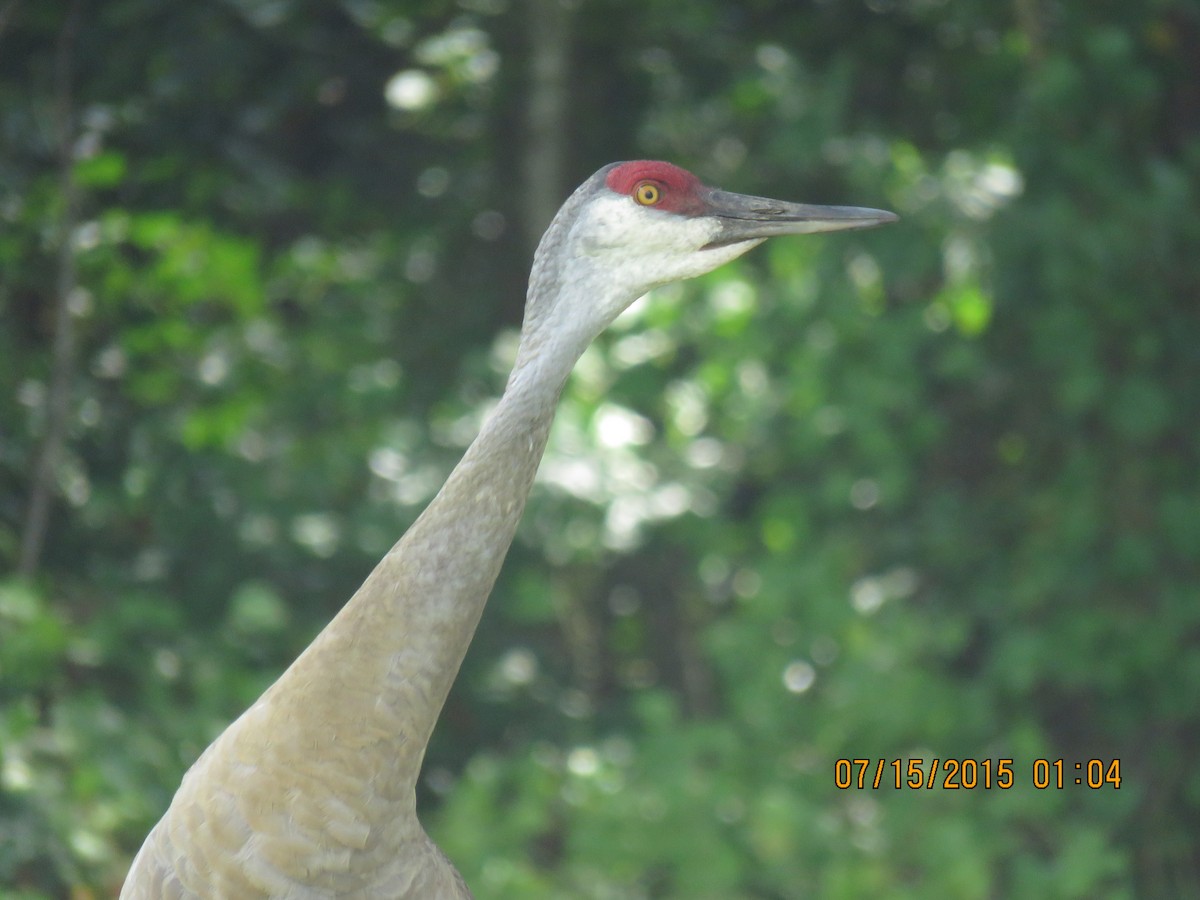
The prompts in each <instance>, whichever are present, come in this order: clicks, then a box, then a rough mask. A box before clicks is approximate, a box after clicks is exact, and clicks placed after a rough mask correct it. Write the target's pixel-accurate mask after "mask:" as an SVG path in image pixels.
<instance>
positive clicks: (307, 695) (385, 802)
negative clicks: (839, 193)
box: [121, 161, 896, 900]
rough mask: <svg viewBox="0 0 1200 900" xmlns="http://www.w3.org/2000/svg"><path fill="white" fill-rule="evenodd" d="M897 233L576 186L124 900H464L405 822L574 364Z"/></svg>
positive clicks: (809, 216) (862, 222)
mask: <svg viewBox="0 0 1200 900" xmlns="http://www.w3.org/2000/svg"><path fill="white" fill-rule="evenodd" d="M895 218H896V216H894V215H893V214H892V213H889V212H883V211H881V210H877V209H861V208H857V207H839V206H806V205H800V204H795V203H785V202H781V201H778V200H767V199H763V198H761V197H749V196H745V195H742V194H731V193H728V192H726V191H720V190H715V189H713V188H709V187H706V186H705V185H703V184H702V183H701V182H700V180H699V179H698V178H696V176H694V175H692V174H691V173H690V172H687V171H685V170H683V169H680V168H678V167H676V166H673V165H671V164H669V163H664V162H649V161H636V162H623V163H613V164H612V165H608V166H605V167H604V168H602V169H600V171H598V172H596V174H594V175H593V176H592V177H591V178H589V179H588V180H587V181H585V182H584V183H583V184H582V185H581V186H580V187H579V188H578V189H577V190H576V191H575V193H574V194H572V195H571V197H570V198H569V199H568V200H567V201H566V203H565V204H564V205H563V207H562V209H560V210H559V212H558V214H557V215H556V216H555V217H554V221H553V222H552V223H551V224H550V227H549V229H548V230H547V231H546V233H545V235H544V236H543V238H542V240H541V243H540V244H539V246H538V248H537V252H536V253H535V255H534V262H533V270H532V272H531V274H530V278H529V291H528V295H527V301H526V307H525V320H524V324H523V326H522V330H521V340H520V345H519V348H518V351H517V358H516V363H515V365H514V367H513V371H512V374H511V375H510V376H509V379H508V383H507V386H506V387H505V390H504V393H503V395H502V396H501V398H500V400H499V403H498V404H497V406H496V407H495V409H494V411H493V412H492V414H491V416H490V417H489V418H488V419H487V421H486V422H485V423H484V425H483V427H482V429H481V430H480V433H479V435H478V437H477V438H476V439H475V441H474V442H473V443H472V444H471V446H470V447H469V448H468V449H467V451H466V454H465V455H464V456H463V459H462V461H461V462H460V463H459V464H458V466H457V467H456V468H455V469H454V471H453V472H452V473H451V474H450V477H449V479H448V480H447V481H446V484H445V485H444V486H443V487H442V489H441V491H440V492H439V493H438V495H437V496H436V497H435V498H434V499H433V501H432V502H431V503H430V504H429V507H428V508H427V509H426V510H425V511H424V513H422V514H421V516H420V517H419V518H418V519H417V520H416V522H415V523H413V525H412V527H411V528H409V529H408V531H407V532H406V533H405V534H404V536H403V537H402V538H401V539H400V541H399V542H398V543H397V544H396V545H395V546H394V547H393V548H392V549H391V550H390V551H389V552H388V553H387V555H386V556H384V558H383V559H382V560H381V561H380V562H379V564H378V565H377V566H376V567H375V570H374V571H373V572H371V574H370V575H369V576H368V578H367V580H366V581H365V582H364V583H363V585H362V587H360V588H359V589H358V591H357V592H356V593H355V594H354V596H353V597H351V598H350V601H349V602H348V603H346V605H345V606H344V607H343V608H342V609H341V611H340V612H339V613H338V614H337V615H336V616H335V617H334V618H333V620H332V621H331V622H330V623H329V625H328V626H326V628H325V629H324V630H323V631H322V632H321V633H320V634H319V635H317V637H316V638H315V639H314V640H313V642H312V644H310V645H309V647H308V648H307V649H306V650H305V651H304V652H303V653H302V654H300V656H299V657H298V658H297V659H296V661H295V662H294V663H293V664H292V665H291V666H290V667H289V668H288V670H287V671H286V672H284V673H283V675H281V676H280V678H279V680H278V681H276V682H275V683H274V684H273V685H272V686H271V687H270V688H268V689H267V691H266V692H265V693H264V694H263V695H262V696H261V697H260V698H259V699H258V700H257V701H256V702H255V703H254V705H253V706H251V707H250V708H249V709H247V710H246V711H245V712H244V713H243V714H242V715H241V716H240V717H239V718H238V719H237V720H236V721H234V722H233V723H232V724H231V725H230V726H229V727H228V728H227V729H226V730H225V731H224V732H223V733H222V734H221V735H220V736H219V737H218V738H217V739H216V740H215V741H214V742H213V743H212V744H211V745H210V746H209V747H208V749H207V750H205V751H204V753H203V754H202V755H201V756H200V758H199V759H198V760H197V761H196V763H195V764H194V765H193V766H192V767H191V769H190V770H189V771H188V772H187V774H186V775H184V777H183V783H182V784H181V785H180V787H179V790H178V791H177V792H176V794H175V797H174V799H173V800H172V802H171V805H170V808H169V809H168V810H167V812H166V814H165V815H164V816H163V817H162V819H161V820H160V821H159V822H158V824H157V825H156V826H155V827H154V829H153V830H152V831H151V832H150V835H149V836H148V837H147V838H146V841H145V843H144V844H143V846H142V848H141V850H140V851H139V853H138V855H137V857H136V858H135V859H134V861H133V865H132V867H131V869H130V872H129V876H128V878H127V879H126V882H125V886H124V889H123V890H122V892H121V897H122V898H123V900H135V898H164V897H170V898H197V900H199V898H205V900H215V898H230V900H252V898H265V897H271V898H281V900H282V898H305V900H309V898H335V897H336V898H373V900H376V898H434V900H440V898H466V897H470V896H471V894H470V892H469V891H468V890H467V887H466V885H465V884H464V883H463V880H462V878H461V877H460V876H459V874H458V872H457V871H456V870H455V869H454V867H453V866H452V865H451V864H450V862H449V860H447V859H446V857H445V856H444V855H443V854H442V853H441V851H440V850H438V848H437V847H436V846H434V844H433V842H432V841H430V839H429V838H428V837H427V836H426V835H425V832H424V830H423V829H422V828H421V825H420V824H419V823H418V821H417V815H416V797H415V787H416V782H417V777H418V774H419V772H420V768H421V761H422V758H423V757H424V754H425V747H426V744H427V743H428V741H429V736H430V733H431V732H432V731H433V727H434V723H435V722H436V721H437V718H438V714H439V713H440V711H441V708H442V703H443V702H444V701H445V699H446V694H447V693H448V692H449V690H450V685H451V684H452V683H453V681H454V678H455V675H456V674H457V673H458V668H459V665H460V664H461V663H462V659H463V656H464V655H465V654H466V651H467V646H468V644H470V642H471V637H472V635H473V634H474V632H475V627H476V625H477V623H478V622H479V617H480V614H481V613H482V612H483V606H484V603H485V602H486V601H487V597H488V594H489V592H490V591H491V589H492V585H493V583H494V582H495V580H496V576H497V575H498V574H499V571H500V565H501V563H502V562H503V560H504V556H505V554H506V553H507V551H508V547H509V544H510V543H511V542H512V539H513V533H514V531H515V530H516V527H517V521H518V520H519V519H520V518H521V513H522V510H523V509H524V507H525V501H526V498H527V497H528V494H529V490H530V485H531V484H532V482H533V477H534V472H535V471H536V470H537V467H538V463H539V461H540V459H541V457H542V451H543V449H544V448H545V445H546V438H547V435H548V434H549V431H550V423H551V420H552V419H553V417H554V410H555V406H556V405H557V402H558V397H559V394H560V393H561V391H562V388H563V385H564V384H565V382H566V379H567V376H568V375H569V374H570V372H571V369H572V367H573V366H574V365H575V362H576V361H577V360H578V359H579V356H580V354H582V353H583V350H584V348H586V347H587V345H588V344H589V343H590V342H591V341H592V340H593V339H594V338H595V337H596V336H597V335H598V334H600V332H601V331H603V330H604V328H605V327H607V326H608V324H609V323H610V322H612V320H613V319H614V318H616V316H617V315H618V314H619V313H620V312H621V311H622V310H624V309H625V308H626V307H628V306H629V305H630V303H632V302H633V301H634V300H635V299H637V298H638V297H639V296H641V295H642V294H644V293H646V292H647V291H648V290H650V289H651V288H653V287H655V286H657V285H661V284H665V283H667V282H671V281H676V280H679V279H684V278H692V277H694V276H697V275H701V274H703V273H705V272H708V271H711V270H712V269H715V268H716V267H717V266H720V265H722V264H723V263H726V262H728V261H729V260H732V259H734V258H736V257H738V256H741V255H742V254H743V253H745V252H746V251H747V250H749V249H750V248H752V247H754V246H756V245H758V244H760V243H762V242H763V241H764V240H766V239H767V238H768V237H771V236H774V235H781V234H800V233H808V232H817V231H836V230H840V229H850V228H866V227H869V226H872V225H880V224H883V223H885V222H891V221H893V220H895Z"/></svg>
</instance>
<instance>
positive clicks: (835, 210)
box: [702, 189, 899, 249]
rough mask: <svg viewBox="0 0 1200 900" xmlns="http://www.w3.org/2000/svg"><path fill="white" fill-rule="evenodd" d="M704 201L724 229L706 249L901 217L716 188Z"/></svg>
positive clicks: (868, 225) (864, 225)
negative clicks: (753, 195)
mask: <svg viewBox="0 0 1200 900" xmlns="http://www.w3.org/2000/svg"><path fill="white" fill-rule="evenodd" d="M704 200H705V205H706V206H707V209H706V210H705V211H704V213H702V215H705V216H707V217H710V218H713V219H715V220H716V221H717V222H718V223H719V225H720V230H719V231H718V232H717V234H716V236H715V237H714V238H713V239H712V240H711V241H709V242H708V244H707V245H705V249H709V248H712V247H724V246H726V245H728V244H737V243H740V242H742V241H754V240H763V239H765V238H769V237H775V236H776V235H780V234H813V233H814V232H818V231H847V230H849V229H852V228H873V227H875V226H876V225H886V224H887V223H888V222H895V221H896V220H897V219H898V218H899V216H897V215H896V214H895V213H890V212H887V211H886V210H882V209H867V208H865V207H861V206H811V205H809V204H807V203H788V202H786V201H784V200H770V199H768V198H766V197H751V196H749V195H747V194H734V193H730V192H729V191H719V190H716V189H711V190H709V191H708V192H707V194H706V196H705V198H704Z"/></svg>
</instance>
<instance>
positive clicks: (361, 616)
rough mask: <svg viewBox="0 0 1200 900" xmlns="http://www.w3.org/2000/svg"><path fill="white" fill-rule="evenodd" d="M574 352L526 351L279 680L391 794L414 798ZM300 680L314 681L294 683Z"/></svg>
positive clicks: (281, 701) (281, 690)
mask: <svg viewBox="0 0 1200 900" xmlns="http://www.w3.org/2000/svg"><path fill="white" fill-rule="evenodd" d="M576 356H577V354H575V353H574V350H573V349H572V348H569V347H562V346H545V347H542V348H540V350H539V352H538V353H536V354H534V355H533V356H532V357H528V356H526V357H522V358H521V360H520V363H519V365H518V367H517V369H516V370H515V371H514V373H513V376H512V377H511V378H510V379H509V383H508V387H507V389H506V390H505V392H504V394H503V396H502V397H501V399H500V401H499V403H498V404H497V406H496V408H495V409H494V410H493V412H492V414H491V415H490V416H489V417H488V419H487V421H486V422H485V423H484V425H483V428H482V429H481V431H480V433H479V435H478V437H477V438H476V439H475V441H474V442H473V443H472V444H471V446H470V447H469V448H468V449H467V451H466V453H465V455H464V456H463V458H462V460H461V461H460V462H459V464H458V465H457V466H456V467H455V469H454V471H453V472H452V473H451V475H450V477H449V479H448V480H447V481H446V483H445V485H444V486H443V487H442V489H441V491H439V492H438V494H437V496H436V497H435V498H434V499H433V501H432V502H431V503H430V505H429V506H428V508H426V510H425V511H424V512H423V513H422V514H421V516H420V517H419V518H418V519H417V521H416V522H414V523H413V525H412V526H411V527H410V528H409V530H408V531H407V532H406V533H405V535H404V536H403V537H402V538H401V539H400V541H399V542H398V543H397V544H396V545H395V546H394V547H393V548H392V549H391V550H390V551H389V552H388V554H387V555H386V556H385V557H384V558H383V559H382V560H381V561H380V562H379V564H378V565H377V566H376V567H375V569H374V571H373V572H372V573H371V574H370V576H368V578H367V580H366V581H365V582H364V583H363V585H362V587H360V588H359V590H358V591H357V593H356V594H355V595H354V596H353V597H352V598H351V599H350V601H349V602H348V603H347V604H346V605H345V607H343V609H342V610H341V612H339V613H338V615H337V616H336V617H335V618H334V619H333V621H332V622H330V624H329V625H328V626H327V627H326V629H325V630H324V631H323V632H322V633H321V634H320V635H318V637H317V638H316V640H314V641H313V643H312V645H311V646H310V647H309V648H308V650H306V651H305V653H303V654H302V655H301V657H300V658H299V659H298V660H297V661H296V662H295V663H294V664H293V666H292V668H291V669H290V670H289V671H288V672H287V673H285V674H284V676H283V677H282V678H281V679H280V680H279V682H277V683H276V685H275V687H274V688H273V689H272V692H271V693H273V694H274V695H275V696H274V698H273V703H274V704H275V705H276V706H277V707H291V706H292V705H293V704H295V703H299V702H301V701H300V699H297V698H302V700H303V703H304V705H305V706H306V707H308V710H307V714H308V715H310V716H313V715H316V716H317V720H319V721H322V723H323V734H321V735H314V736H313V739H314V740H315V741H316V742H317V743H320V742H323V741H328V742H329V743H330V745H331V754H332V755H336V753H335V752H334V751H333V749H332V745H333V744H337V743H342V744H343V745H344V744H345V741H346V740H347V738H346V735H347V734H349V733H357V734H358V735H359V736H358V737H356V738H355V739H354V740H355V743H356V745H359V746H362V747H363V748H364V749H363V750H362V751H361V752H373V753H376V754H377V758H376V759H375V760H374V761H373V762H372V763H371V764H370V765H368V766H366V767H365V768H366V769H371V770H373V776H372V777H373V778H374V779H377V780H379V781H380V782H381V783H382V782H384V781H386V782H388V783H389V784H390V785H391V789H390V790H389V793H393V795H400V794H407V795H408V796H409V797H411V796H412V794H411V792H412V787H413V786H414V785H415V783H416V779H417V776H418V774H419V771H420V766H421V762H422V758H423V756H424V752H425V747H426V744H427V743H428V740H429V736H430V734H431V732H432V730H433V726H434V724H435V722H436V721H437V718H438V715H439V713H440V712H441V708H442V705H443V703H444V702H445V699H446V696H447V694H448V693H449V691H450V687H451V685H452V684H453V682H454V679H455V677H456V675H457V674H458V669H459V666H460V665H461V663H462V660H463V657H464V655H465V654H466V651H467V647H468V646H469V644H470V642H471V639H472V637H473V635H474V633H475V628H476V626H477V625H478V623H479V618H480V616H481V614H482V613H483V608H484V605H485V603H486V601H487V598H488V594H489V593H490V592H491V589H492V586H493V584H494V583H495V580H496V577H497V576H498V574H499V572H500V567H501V564H502V563H503V561H504V557H505V555H506V553H507V552H508V548H509V545H510V544H511V543H512V539H513V536H514V534H515V533H516V528H517V523H518V522H519V520H520V518H521V514H522V512H523V511H524V508H525V502H526V500H527V498H528V496H529V491H530V487H531V486H532V483H533V479H534V475H535V473H536V472H537V468H538V464H539V462H540V460H541V457H542V453H543V451H544V449H545V446H546V440H547V437H548V435H549V431H550V425H551V423H552V420H553V418H554V410H555V406H556V404H557V401H558V397H559V394H560V393H561V390H562V386H563V384H564V383H565V380H566V378H567V375H568V374H569V373H570V370H571V367H572V365H573V364H574V362H575V357H576ZM297 682H300V683H301V684H303V685H308V686H309V688H308V689H306V690H304V691H295V690H289V689H288V688H287V685H289V684H292V685H294V684H296V683H297ZM318 695H319V696H318ZM264 699H265V698H264ZM314 705H319V706H320V707H321V708H320V709H319V710H317V709H314V708H313V706H314ZM364 731H367V732H369V734H363V733H362V732H364ZM367 746H369V747H372V748H373V749H372V750H370V751H368V750H366V749H365V748H366V747H367ZM360 762H361V760H360Z"/></svg>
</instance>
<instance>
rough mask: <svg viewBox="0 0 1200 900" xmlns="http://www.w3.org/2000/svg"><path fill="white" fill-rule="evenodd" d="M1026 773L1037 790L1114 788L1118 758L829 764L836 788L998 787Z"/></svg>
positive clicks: (1118, 783) (1118, 782)
mask: <svg viewBox="0 0 1200 900" xmlns="http://www.w3.org/2000/svg"><path fill="white" fill-rule="evenodd" d="M1018 772H1019V773H1020V775H1021V776H1024V775H1025V774H1026V773H1028V779H1029V780H1028V783H1029V784H1031V785H1033V787H1035V788H1037V789H1038V790H1047V789H1049V788H1054V789H1057V790H1062V789H1064V788H1066V787H1069V786H1071V785H1076V786H1079V787H1088V788H1091V789H1092V790H1099V789H1101V788H1113V789H1118V788H1120V787H1121V760H1119V759H1087V760H1080V761H1079V762H1073V761H1069V760H1064V759H1035V760H1034V761H1033V762H1032V763H1031V764H1030V766H1029V767H1028V768H1026V767H1024V766H1021V767H1017V766H1016V764H1015V763H1014V762H1013V760H1011V759H1004V758H998V759H957V758H949V759H942V758H939V757H932V758H930V759H921V758H913V759H838V760H837V761H836V762H834V764H833V784H834V787H836V788H838V789H839V790H843V791H847V790H851V789H854V790H860V791H861V790H866V789H867V788H871V789H872V790H879V789H880V788H883V787H892V788H895V789H896V790H903V789H905V788H909V789H912V790H933V789H934V788H940V789H941V790H950V791H956V790H968V791H970V790H976V789H981V790H1002V791H1006V790H1009V789H1010V788H1012V787H1015V786H1016V785H1017V784H1018V781H1019V777H1018Z"/></svg>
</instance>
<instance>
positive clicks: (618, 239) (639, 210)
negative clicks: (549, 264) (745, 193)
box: [571, 194, 720, 258]
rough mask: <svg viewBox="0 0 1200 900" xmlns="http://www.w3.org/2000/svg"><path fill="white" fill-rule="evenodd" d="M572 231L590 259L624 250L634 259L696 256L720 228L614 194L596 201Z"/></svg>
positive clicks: (708, 222)
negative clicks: (694, 254)
mask: <svg viewBox="0 0 1200 900" xmlns="http://www.w3.org/2000/svg"><path fill="white" fill-rule="evenodd" d="M571 231H572V236H573V237H574V238H575V244H576V246H577V247H578V248H579V250H580V252H582V253H583V254H585V255H587V256H599V255H602V254H603V253H604V252H605V251H608V250H612V249H614V248H620V250H621V252H622V255H623V256H624V257H625V258H632V257H636V256H644V255H658V256H663V255H666V256H670V255H672V254H678V253H694V252H696V251H697V250H699V249H701V248H702V247H704V246H705V245H706V244H707V243H708V242H709V241H711V240H713V239H714V238H715V237H716V236H717V232H719V231H720V226H719V225H718V224H717V223H716V222H715V221H714V220H712V219H709V218H705V217H695V218H689V217H687V216H680V215H676V214H674V213H669V212H664V211H662V210H657V209H650V208H647V207H642V206H638V205H637V204H636V203H634V202H633V201H632V200H631V199H630V198H629V197H625V196H622V195H620V194H613V195H611V196H608V197H597V198H596V199H595V200H593V201H592V202H591V203H590V204H589V205H588V207H587V209H586V210H585V212H584V214H583V215H582V216H580V217H579V219H578V220H577V221H576V222H575V225H574V226H573V227H572V229H571Z"/></svg>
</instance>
